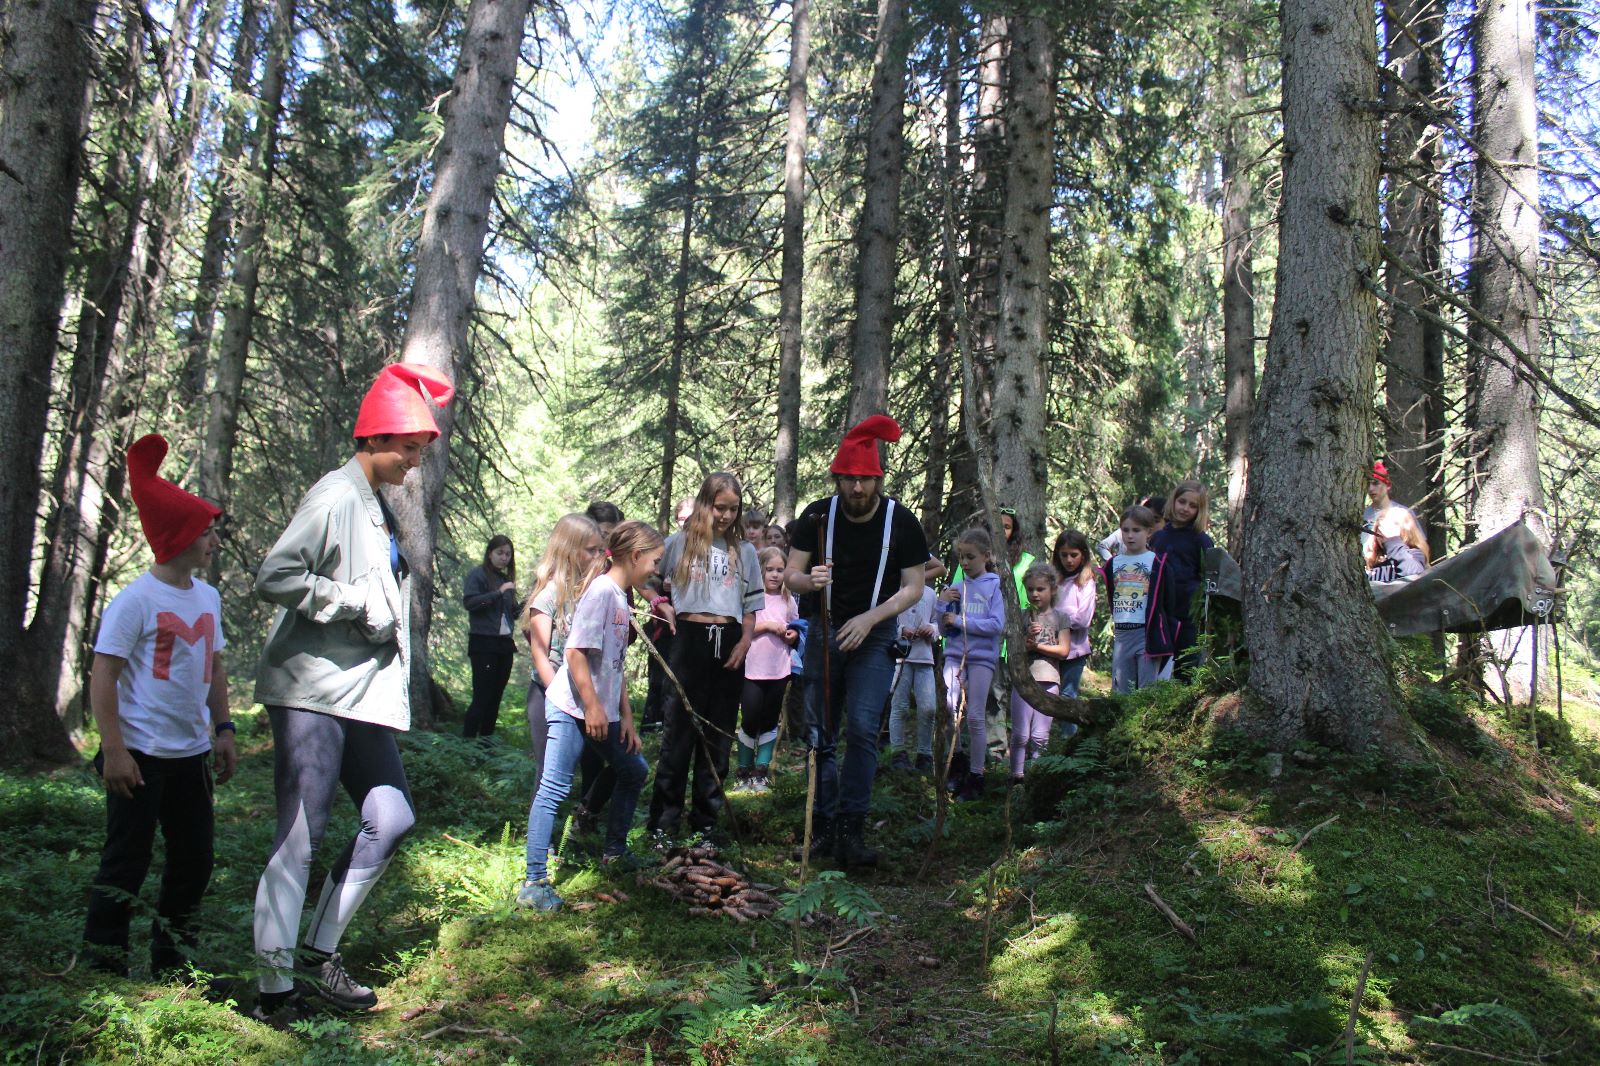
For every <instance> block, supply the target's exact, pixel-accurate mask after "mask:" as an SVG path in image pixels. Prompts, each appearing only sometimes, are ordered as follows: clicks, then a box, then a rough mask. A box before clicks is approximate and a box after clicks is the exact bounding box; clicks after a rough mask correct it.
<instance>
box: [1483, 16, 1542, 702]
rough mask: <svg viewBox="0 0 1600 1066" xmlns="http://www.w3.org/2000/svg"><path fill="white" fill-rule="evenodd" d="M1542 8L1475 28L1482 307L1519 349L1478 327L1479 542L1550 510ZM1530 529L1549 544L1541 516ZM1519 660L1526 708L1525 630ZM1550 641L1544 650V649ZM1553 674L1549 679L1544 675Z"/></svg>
mask: <svg viewBox="0 0 1600 1066" xmlns="http://www.w3.org/2000/svg"><path fill="white" fill-rule="evenodd" d="M1534 45H1535V29H1534V11H1533V4H1532V0H1484V2H1483V3H1481V4H1480V5H1479V7H1478V14H1477V19H1476V22H1475V24H1474V26H1473V35H1472V46H1473V52H1474V60H1475V63H1474V74H1473V129H1474V134H1475V140H1476V143H1477V149H1478V159H1477V163H1476V167H1475V170H1474V175H1473V191H1472V220H1473V225H1474V227H1475V229H1474V241H1473V259H1472V265H1471V270H1472V275H1471V276H1472V306H1473V310H1474V311H1475V312H1477V315H1478V316H1480V317H1481V318H1482V319H1485V320H1487V321H1489V322H1492V323H1495V324H1496V325H1498V326H1499V328H1500V331H1501V332H1503V333H1504V334H1505V335H1506V336H1507V337H1508V338H1509V339H1510V340H1511V341H1512V343H1513V344H1514V345H1515V346H1516V349H1520V351H1516V350H1513V349H1512V347H1511V346H1509V345H1507V344H1506V343H1505V342H1504V341H1503V340H1501V339H1500V338H1499V337H1496V336H1494V335H1493V334H1491V333H1490V332H1489V331H1488V330H1486V329H1484V328H1482V326H1480V325H1478V324H1477V323H1476V322H1475V323H1474V324H1473V327H1472V329H1471V332H1470V336H1471V338H1472V345H1471V346H1470V350H1469V354H1468V365H1467V431H1468V434H1469V442H1468V448H1467V454H1468V455H1469V456H1471V469H1470V470H1469V472H1468V477H1469V482H1468V501H1469V506H1470V518H1469V533H1470V536H1471V539H1476V540H1482V539H1484V538H1486V537H1490V536H1493V535H1494V534H1495V533H1498V532H1499V531H1500V530H1502V529H1504V528H1505V527H1506V526H1508V525H1510V524H1511V523H1513V522H1516V521H1518V520H1519V519H1521V518H1522V517H1523V515H1524V514H1525V513H1526V512H1529V511H1535V512H1536V511H1537V510H1538V509H1539V508H1542V507H1543V506H1544V493H1543V491H1542V490H1541V488H1540V484H1539V411H1538V403H1539V395H1538V390H1537V388H1536V387H1535V385H1534V381H1533V376H1532V374H1531V373H1530V372H1529V369H1528V365H1532V366H1537V365H1538V362H1539V318H1538V315H1539V303H1538V291H1537V288H1536V281H1537V277H1538V270H1539V180H1538V170H1537V167H1538V162H1539V160H1538V113H1537V110H1536V107H1535V100H1534ZM1528 524H1529V527H1530V528H1531V529H1533V530H1534V531H1535V532H1537V533H1539V534H1541V536H1544V537H1546V538H1547V539H1548V533H1547V531H1546V530H1545V525H1544V521H1543V518H1542V516H1541V515H1540V514H1538V513H1532V514H1528ZM1497 643H1498V644H1499V648H1500V654H1501V657H1502V658H1503V659H1509V660H1510V666H1509V667H1508V677H1507V681H1508V683H1509V685H1508V687H1509V688H1510V692H1509V693H1506V694H1505V695H1508V696H1511V697H1513V698H1517V699H1526V698H1527V697H1528V695H1529V687H1528V682H1529V667H1530V666H1531V663H1532V657H1531V655H1530V650H1531V648H1530V641H1529V639H1528V636H1527V634H1526V632H1524V631H1517V630H1512V631H1509V632H1506V633H1502V634H1500V635H1499V637H1498V639H1497ZM1541 643H1545V642H1541ZM1542 672H1546V673H1547V671H1542Z"/></svg>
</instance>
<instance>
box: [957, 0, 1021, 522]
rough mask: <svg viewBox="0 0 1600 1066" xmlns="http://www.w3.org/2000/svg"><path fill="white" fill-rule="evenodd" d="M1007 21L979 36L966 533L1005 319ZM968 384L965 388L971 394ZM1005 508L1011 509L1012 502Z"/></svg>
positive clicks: (976, 513)
mask: <svg viewBox="0 0 1600 1066" xmlns="http://www.w3.org/2000/svg"><path fill="white" fill-rule="evenodd" d="M1009 44H1010V37H1009V35H1008V31H1007V28H1006V18H1005V16H1004V15H993V14H988V15H984V16H983V21H982V23H981V25H980V28H979V31H978V88H977V107H976V112H975V114H974V116H973V123H972V192H971V197H970V200H969V207H968V211H969V215H970V217H969V221H968V238H967V240H968V249H967V256H968V268H967V272H966V299H965V304H966V310H967V322H968V331H969V336H970V338H971V346H972V353H971V355H972V360H973V368H972V371H973V381H972V387H973V395H972V402H971V403H968V402H966V401H965V399H963V402H962V404H961V409H960V413H959V415H958V419H957V421H958V427H959V431H958V432H957V434H956V440H955V446H954V448H953V449H952V451H953V453H954V454H953V457H952V460H951V463H950V482H951V486H952V489H951V495H950V506H949V517H950V518H951V519H953V523H952V524H953V525H954V526H958V527H960V528H961V529H965V528H967V526H969V525H971V524H972V523H973V522H977V521H981V520H982V512H983V500H982V499H981V497H980V496H979V494H978V457H977V456H975V455H973V454H972V451H971V448H970V446H969V445H968V444H967V441H968V440H969V439H970V437H971V435H970V434H969V433H968V432H967V426H968V423H969V422H970V423H972V424H973V426H972V428H973V429H975V430H976V431H977V433H978V435H979V436H981V437H985V438H987V437H988V435H989V425H990V416H991V412H992V410H993V399H994V351H995V331H996V326H997V323H998V322H999V320H1000V224H1001V214H1002V212H1003V211H1004V195H1005V153H1006V137H1005V116H1004V109H1005V100H1006V74H1007V61H1006V55H1007V48H1008V46H1009ZM965 388H966V386H965V385H963V391H965ZM1002 502H1004V503H1007V504H1008V505H1009V503H1010V501H1009V500H1005V499H1003V500H1002Z"/></svg>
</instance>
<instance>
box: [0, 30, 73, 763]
mask: <svg viewBox="0 0 1600 1066" xmlns="http://www.w3.org/2000/svg"><path fill="white" fill-rule="evenodd" d="M94 14H95V4H94V3H93V2H92V0H40V2H37V3H17V2H14V0H13V2H10V3H7V4H6V6H5V14H4V33H0V70H3V71H4V72H5V73H4V76H3V77H0V163H3V164H4V170H3V171H0V262H3V263H4V264H5V267H4V269H0V352H4V353H5V357H4V358H3V359H0V440H4V441H5V442H6V447H7V448H8V449H9V450H10V457H11V460H12V462H11V471H10V473H9V474H8V475H7V477H5V478H4V479H0V548H3V551H0V557H3V558H4V560H5V561H4V564H3V565H0V676H4V677H11V678H15V677H17V676H19V674H18V671H19V669H21V663H20V662H19V656H20V654H21V653H22V645H23V626H22V624H23V619H24V617H25V614H26V612H27V608H28V588H29V583H30V571H31V563H32V557H33V533H34V521H35V517H36V513H37V510H38V506H39V479H40V475H39V466H40V458H41V455H42V451H43V443H44V432H45V428H46V416H47V412H48V409H49V400H50V374H51V368H52V366H53V364H54V361H55V352H56V336H57V331H58V330H59V329H60V324H61V303H62V296H63V294H64V290H65V283H66V267H67V260H66V256H67V249H68V248H69V247H70V246H71V224H72V210H73V204H74V202H75V201H76V199H77V193H78V179H79V177H80V170H81V153H80V147H79V146H80V141H81V137H82V127H83V109H84V97H85V89H86V86H87V79H88V76H89V71H90V69H91V66H92V62H91V57H90V55H89V47H88V33H89V31H90V28H91V27H92V26H93V24H94ZM73 755H74V751H73V748H72V745H71V744H70V743H69V742H68V740H67V735H66V731H65V730H64V729H63V728H62V726H61V721H60V719H59V718H57V717H56V714H55V708H54V707H53V706H51V705H50V704H48V703H41V702H40V701H37V700H18V699H12V700H7V701H5V709H4V710H3V711H0V760H4V761H6V762H9V763H16V762H23V761H26V760H28V759H31V758H42V759H48V760H52V761H65V760H68V759H71V758H72V757H73Z"/></svg>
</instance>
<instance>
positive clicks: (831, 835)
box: [794, 814, 838, 865]
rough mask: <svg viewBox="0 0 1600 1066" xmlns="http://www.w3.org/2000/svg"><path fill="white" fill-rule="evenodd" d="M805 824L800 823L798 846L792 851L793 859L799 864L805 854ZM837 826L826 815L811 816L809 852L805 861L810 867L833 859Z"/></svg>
mask: <svg viewBox="0 0 1600 1066" xmlns="http://www.w3.org/2000/svg"><path fill="white" fill-rule="evenodd" d="M805 831H806V829H805V823H804V822H802V823H800V844H799V845H798V846H797V847H796V848H795V849H794V858H795V861H796V862H799V861H800V859H801V857H802V855H803V854H804V853H805ZM837 837H838V833H837V826H836V823H835V822H834V820H833V819H832V818H829V817H827V816H826V815H821V814H813V815H812V816H811V852H810V855H809V857H808V858H807V859H806V861H807V862H808V863H810V864H812V865H820V864H822V863H823V862H826V861H827V860H828V859H831V858H833V851H834V844H835V841H836V840H837Z"/></svg>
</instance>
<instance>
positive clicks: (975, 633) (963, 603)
mask: <svg viewBox="0 0 1600 1066" xmlns="http://www.w3.org/2000/svg"><path fill="white" fill-rule="evenodd" d="M950 587H951V588H958V589H961V590H962V593H963V594H962V597H961V599H959V600H957V601H956V602H955V603H948V602H945V601H942V600H941V601H940V603H939V609H940V611H941V612H942V618H941V620H940V623H939V631H940V632H941V633H943V634H944V657H945V661H947V662H959V661H960V660H961V659H963V658H965V659H966V660H967V661H968V662H975V663H988V664H990V665H994V664H996V663H998V662H999V661H1000V635H1001V634H1002V633H1003V632H1005V628H1006V601H1005V598H1004V596H1003V594H1002V593H1001V592H1000V575H999V574H996V573H994V572H993V571H990V572H989V573H987V574H979V575H978V576H977V577H969V578H967V579H965V580H963V581H958V582H956V583H955V584H954V585H952V586H950ZM963 608H965V611H966V625H965V626H964V627H963V628H960V629H955V628H952V627H951V626H950V625H949V622H950V620H951V619H952V618H954V617H955V616H957V615H959V614H961V613H962V610H963Z"/></svg>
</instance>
